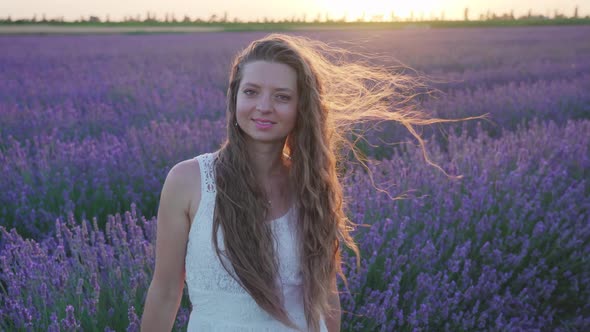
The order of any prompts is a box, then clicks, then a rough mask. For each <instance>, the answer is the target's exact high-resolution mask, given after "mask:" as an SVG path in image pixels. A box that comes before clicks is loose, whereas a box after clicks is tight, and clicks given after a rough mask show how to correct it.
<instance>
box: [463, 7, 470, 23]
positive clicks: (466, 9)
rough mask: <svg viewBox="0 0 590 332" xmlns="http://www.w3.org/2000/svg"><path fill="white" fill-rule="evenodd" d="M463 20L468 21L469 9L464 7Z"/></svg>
mask: <svg viewBox="0 0 590 332" xmlns="http://www.w3.org/2000/svg"><path fill="white" fill-rule="evenodd" d="M463 20H464V21H469V8H468V7H466V8H465V11H464V12H463Z"/></svg>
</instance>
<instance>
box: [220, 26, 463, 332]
mask: <svg viewBox="0 0 590 332" xmlns="http://www.w3.org/2000/svg"><path fill="white" fill-rule="evenodd" d="M349 53H350V52H349V51H346V50H344V49H341V48H336V47H331V46H328V45H327V44H325V43H322V42H320V41H315V40H310V39H308V38H305V37H296V36H289V35H282V34H270V35H268V36H266V37H264V38H262V39H259V40H256V41H254V42H252V43H251V44H250V45H249V46H248V47H246V48H245V49H244V50H243V51H242V52H241V53H239V54H238V55H237V56H236V57H235V59H234V61H233V64H232V67H231V72H230V77H229V87H228V91H227V140H226V141H225V142H224V144H223V146H222V147H221V149H220V151H219V153H218V158H217V159H216V162H215V172H216V176H215V178H216V186H217V197H216V204H215V214H214V223H213V242H214V246H215V248H216V252H217V255H218V256H221V255H224V256H225V257H227V258H228V259H229V261H230V262H231V265H232V267H233V269H234V271H235V274H236V277H235V279H236V280H237V281H238V282H239V283H240V284H241V285H242V286H243V287H244V288H245V290H246V291H247V292H248V293H249V294H250V295H251V296H252V297H253V299H254V300H255V301H256V303H257V304H258V305H259V306H260V307H261V308H262V309H264V310H265V311H267V312H268V313H269V314H271V315H272V316H273V317H275V318H276V319H277V320H279V321H281V322H283V323H284V324H285V325H287V326H290V327H292V328H296V326H295V325H294V323H293V322H292V321H291V320H290V318H289V316H288V313H287V312H286V310H285V308H284V307H283V305H282V298H281V293H280V289H279V286H278V285H277V284H276V279H277V275H278V261H277V258H276V255H275V252H274V247H273V241H272V232H271V228H270V225H269V224H268V223H267V222H264V220H266V218H265V217H266V216H267V213H268V210H267V205H266V202H267V201H268V198H267V197H265V196H266V194H265V192H264V190H263V189H262V188H261V186H260V184H259V183H258V182H257V181H256V178H255V175H254V173H253V170H252V168H251V166H250V161H249V156H248V152H247V151H248V150H247V149H246V145H245V137H244V133H243V132H242V131H241V130H240V129H239V127H238V126H235V125H234V123H235V121H236V98H237V93H238V88H239V86H240V81H241V79H242V74H243V69H244V66H245V65H247V64H248V63H250V62H253V61H259V60H264V61H269V62H275V63H282V64H286V65H288V66H290V67H291V68H293V69H294V70H295V71H296V73H297V89H298V91H299V93H298V95H299V99H298V113H297V118H296V124H295V128H294V129H293V131H292V132H291V133H290V134H289V136H288V137H287V141H286V144H285V147H284V153H285V154H287V155H289V156H290V158H291V165H292V166H291V168H290V177H291V179H297V181H292V183H293V184H294V186H295V187H294V188H295V198H296V202H297V210H298V217H299V218H298V222H297V227H298V236H299V243H300V245H301V262H300V263H301V270H302V276H303V289H304V294H303V303H304V309H305V315H306V320H307V323H308V326H309V328H310V330H311V331H319V320H320V315H322V314H324V315H326V314H327V313H328V311H329V310H330V308H329V304H328V298H329V295H330V282H331V280H332V279H333V278H334V277H335V276H336V274H338V275H340V277H341V278H342V279H343V281H344V282H345V284H346V277H345V276H344V274H343V273H342V269H341V248H340V244H341V243H343V244H344V245H346V246H347V247H348V248H350V249H351V250H352V251H353V252H354V253H355V254H356V257H357V267H358V266H360V253H359V250H358V247H357V245H356V244H355V242H354V239H353V238H352V236H351V234H350V231H351V230H353V229H354V227H355V226H356V224H354V223H353V222H351V221H350V220H349V219H348V218H347V216H346V214H345V201H344V197H343V192H342V186H341V182H340V176H341V174H340V173H341V172H340V171H341V170H339V166H340V161H341V159H342V158H343V155H344V154H343V151H344V150H343V148H345V147H348V148H351V150H352V151H353V152H354V151H355V149H354V146H353V145H354V142H351V141H350V135H349V134H350V132H351V131H352V129H353V127H354V126H355V125H356V124H358V123H362V122H366V121H383V120H391V121H396V122H398V123H401V124H402V125H404V126H405V127H406V128H408V130H409V131H410V132H411V133H412V134H414V136H416V138H417V139H418V140H419V142H420V144H421V145H422V146H424V142H423V141H422V139H421V138H420V137H419V135H418V134H417V133H416V132H415V130H414V127H413V125H423V124H430V123H435V122H446V121H451V120H443V119H432V118H426V117H424V114H422V113H421V112H419V111H416V110H414V109H412V108H411V107H408V106H403V107H402V105H406V102H407V101H408V100H409V99H411V97H412V96H413V94H414V93H415V91H416V88H417V87H419V86H420V84H419V83H418V82H417V81H416V80H415V79H411V78H409V77H406V76H404V75H400V74H396V73H394V72H392V71H390V70H388V69H386V68H385V67H378V66H375V65H371V64H369V63H363V62H362V61H342V60H341V59H343V58H344V56H345V55H347V54H349ZM425 157H426V160H427V161H428V162H429V163H430V161H429V160H428V158H427V156H426V155H425ZM431 164H432V163H431ZM443 172H444V171H443ZM220 228H221V229H222V231H223V234H224V246H225V251H224V252H222V251H221V250H220V249H219V244H218V243H217V233H218V231H219V229H220ZM220 258H221V257H220ZM222 262H223V260H222ZM224 267H225V268H226V270H228V267H226V266H225V265H224ZM228 271H229V270H228Z"/></svg>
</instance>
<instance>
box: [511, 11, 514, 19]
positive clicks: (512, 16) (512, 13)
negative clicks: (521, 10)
mask: <svg viewBox="0 0 590 332" xmlns="http://www.w3.org/2000/svg"><path fill="white" fill-rule="evenodd" d="M510 19H511V20H514V9H513V10H511V11H510Z"/></svg>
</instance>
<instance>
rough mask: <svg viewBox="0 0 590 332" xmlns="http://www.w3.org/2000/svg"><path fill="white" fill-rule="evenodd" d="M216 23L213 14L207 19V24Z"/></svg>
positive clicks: (215, 16)
mask: <svg viewBox="0 0 590 332" xmlns="http://www.w3.org/2000/svg"><path fill="white" fill-rule="evenodd" d="M215 22H217V14H213V15H211V16H210V17H209V23H215Z"/></svg>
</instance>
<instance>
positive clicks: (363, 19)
mask: <svg viewBox="0 0 590 332" xmlns="http://www.w3.org/2000/svg"><path fill="white" fill-rule="evenodd" d="M364 21H365V11H364V10H363V13H362V14H361V16H359V18H357V22H364Z"/></svg>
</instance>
